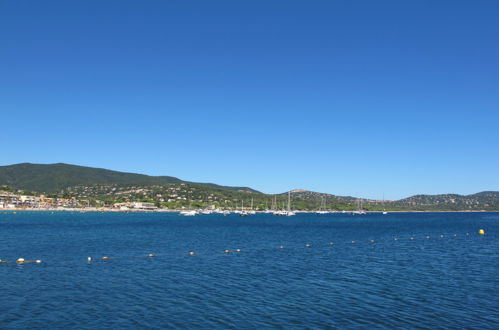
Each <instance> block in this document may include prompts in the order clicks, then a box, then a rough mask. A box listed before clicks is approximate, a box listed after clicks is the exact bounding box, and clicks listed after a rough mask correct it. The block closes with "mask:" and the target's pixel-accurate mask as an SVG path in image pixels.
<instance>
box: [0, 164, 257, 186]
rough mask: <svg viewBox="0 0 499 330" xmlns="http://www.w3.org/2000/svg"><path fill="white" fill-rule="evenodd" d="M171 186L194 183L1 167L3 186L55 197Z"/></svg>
mask: <svg viewBox="0 0 499 330" xmlns="http://www.w3.org/2000/svg"><path fill="white" fill-rule="evenodd" d="M171 183H194V182H188V181H183V180H180V179H178V178H175V177H172V176H149V175H144V174H136V173H126V172H118V171H111V170H106V169H102V168H93V167H86V166H78V165H69V164H64V163H57V164H31V163H22V164H14V165H8V166H0V184H3V185H9V186H12V187H16V188H18V189H26V190H31V191H36V192H41V193H55V192H59V191H61V190H63V189H66V188H68V187H72V186H76V185H93V184H128V185H134V184H136V185H148V184H151V185H152V184H171ZM200 184H202V185H207V186H210V187H215V188H221V189H227V190H235V191H247V192H257V191H256V190H253V189H251V188H246V187H227V186H219V185H215V184H204V183H200Z"/></svg>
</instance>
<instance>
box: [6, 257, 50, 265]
mask: <svg viewBox="0 0 499 330" xmlns="http://www.w3.org/2000/svg"><path fill="white" fill-rule="evenodd" d="M10 262H12V261H8V260H2V259H0V264H7V263H10ZM14 262H15V263H16V264H41V263H42V261H41V260H40V259H37V260H25V259H24V258H18V259H17V260H16V261H14Z"/></svg>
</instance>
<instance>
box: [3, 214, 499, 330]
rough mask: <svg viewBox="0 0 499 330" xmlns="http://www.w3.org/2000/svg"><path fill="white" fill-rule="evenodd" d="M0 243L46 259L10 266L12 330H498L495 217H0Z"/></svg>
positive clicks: (7, 294)
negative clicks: (330, 329)
mask: <svg viewBox="0 0 499 330" xmlns="http://www.w3.org/2000/svg"><path fill="white" fill-rule="evenodd" d="M481 228H483V229H485V230H486V232H487V234H486V235H484V236H481V235H478V234H477V231H478V230H479V229H481ZM0 233H1V235H2V237H1V244H0V259H2V260H10V261H15V260H16V259H17V258H19V257H23V258H25V259H26V260H35V259H42V261H43V262H42V263H41V264H34V263H29V264H16V263H14V262H10V263H4V264H0V285H1V296H0V312H1V313H0V328H2V329H17V328H23V329H24V328H51V329H53V328H66V329H67V328H78V329H89V328H116V329H127V328H203V329H206V328H217V329H222V328H228V329H253V328H281V329H282V328H286V329H290V328H296V329H313V328H318V329H324V328H365V327H369V328H442V329H443V328H482V329H498V328H499V253H498V251H499V240H498V237H499V236H498V234H497V233H499V214H498V213H391V214H388V215H381V214H367V215H355V216H353V215H347V214H329V215H315V214H299V215H297V216H295V217H276V216H272V215H266V214H261V215H254V216H248V217H239V216H236V215H231V216H226V217H224V216H222V215H202V216H201V215H200V216H196V217H180V216H179V215H177V214H171V213H126V214H125V213H119V214H115V213H97V212H96V213H76V212H53V213H52V212H17V213H16V214H14V213H13V212H0ZM306 244H310V246H308V247H307V246H306ZM280 246H282V247H283V248H279V247H280ZM226 249H228V250H230V251H231V252H230V253H224V252H223V251H224V250H226ZM236 249H241V251H240V252H235V250H236ZM189 251H194V252H195V253H196V254H195V255H193V256H189V255H188V254H187V252H189ZM149 253H154V254H155V255H156V257H153V258H147V257H145V256H146V255H147V254H149ZM88 256H91V257H93V258H94V261H92V262H87V260H86V259H87V257H88ZM103 256H108V257H109V258H110V260H108V261H101V260H100V258H101V257H103Z"/></svg>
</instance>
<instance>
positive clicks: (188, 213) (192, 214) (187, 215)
mask: <svg viewBox="0 0 499 330" xmlns="http://www.w3.org/2000/svg"><path fill="white" fill-rule="evenodd" d="M197 214H198V213H197V212H196V211H182V212H180V215H181V216H184V217H192V216H195V215H197Z"/></svg>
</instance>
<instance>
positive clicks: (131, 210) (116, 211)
mask: <svg viewBox="0 0 499 330" xmlns="http://www.w3.org/2000/svg"><path fill="white" fill-rule="evenodd" d="M18 211H19V212H25V211H28V212H78V213H92V212H99V213H102V212H109V213H180V212H183V211H186V210H185V209H156V210H147V209H129V210H120V209H109V208H102V209H101V208H53V209H51V208H9V209H7V208H5V209H0V213H1V212H7V213H8V212H18ZM230 212H231V213H233V212H234V211H230ZM255 212H256V213H257V214H267V213H268V212H265V211H255ZM293 212H295V213H300V214H314V213H316V212H317V211H293ZM353 212H354V211H345V212H343V211H331V212H329V213H327V214H345V215H347V214H352V213H353ZM387 212H388V213H499V210H397V211H387ZM213 213H217V212H213ZM381 213H382V211H366V214H381Z"/></svg>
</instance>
